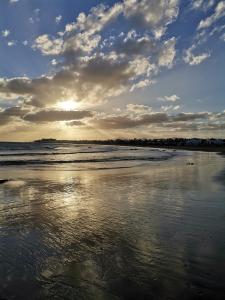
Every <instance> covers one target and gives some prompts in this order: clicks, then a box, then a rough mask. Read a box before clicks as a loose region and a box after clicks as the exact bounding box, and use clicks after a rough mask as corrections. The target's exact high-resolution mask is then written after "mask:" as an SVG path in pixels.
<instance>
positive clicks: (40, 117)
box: [23, 110, 93, 123]
mask: <svg viewBox="0 0 225 300" xmlns="http://www.w3.org/2000/svg"><path fill="white" fill-rule="evenodd" d="M92 116H93V113H92V112H90V111H60V110H41V111H38V112H35V113H29V114H26V115H25V116H24V117H23V119H24V120H25V121H29V122H33V123H46V122H60V121H71V120H80V119H84V118H90V117H92Z"/></svg>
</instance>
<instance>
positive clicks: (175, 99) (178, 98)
mask: <svg viewBox="0 0 225 300" xmlns="http://www.w3.org/2000/svg"><path fill="white" fill-rule="evenodd" d="M158 100H160V101H171V102H175V101H178V100H180V97H179V96H177V95H175V94H173V95H171V96H164V97H159V98H158Z"/></svg>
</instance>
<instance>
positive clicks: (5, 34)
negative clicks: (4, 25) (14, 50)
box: [2, 29, 10, 37]
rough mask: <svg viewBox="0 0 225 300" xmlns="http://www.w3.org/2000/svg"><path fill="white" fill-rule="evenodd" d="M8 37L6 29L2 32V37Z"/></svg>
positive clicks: (8, 33)
mask: <svg viewBox="0 0 225 300" xmlns="http://www.w3.org/2000/svg"><path fill="white" fill-rule="evenodd" d="M9 35H10V31H9V30H8V29H5V30H2V36H3V37H7V36H9Z"/></svg>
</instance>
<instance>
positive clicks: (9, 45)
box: [7, 41, 16, 47]
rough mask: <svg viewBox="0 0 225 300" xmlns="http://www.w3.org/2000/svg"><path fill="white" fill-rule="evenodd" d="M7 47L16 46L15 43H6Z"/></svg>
mask: <svg viewBox="0 0 225 300" xmlns="http://www.w3.org/2000/svg"><path fill="white" fill-rule="evenodd" d="M7 45H8V47H13V46H15V45H16V41H9V42H8V43H7Z"/></svg>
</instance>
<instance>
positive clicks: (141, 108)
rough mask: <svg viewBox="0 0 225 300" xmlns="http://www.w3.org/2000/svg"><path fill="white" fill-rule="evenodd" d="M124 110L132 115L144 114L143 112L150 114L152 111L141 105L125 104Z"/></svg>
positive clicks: (148, 107) (150, 108)
mask: <svg viewBox="0 0 225 300" xmlns="http://www.w3.org/2000/svg"><path fill="white" fill-rule="evenodd" d="M126 109H127V110H128V111H129V112H133V113H137V114H140V113H144V112H151V111H152V107H150V106H147V105H143V104H132V103H130V104H127V106H126Z"/></svg>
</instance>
